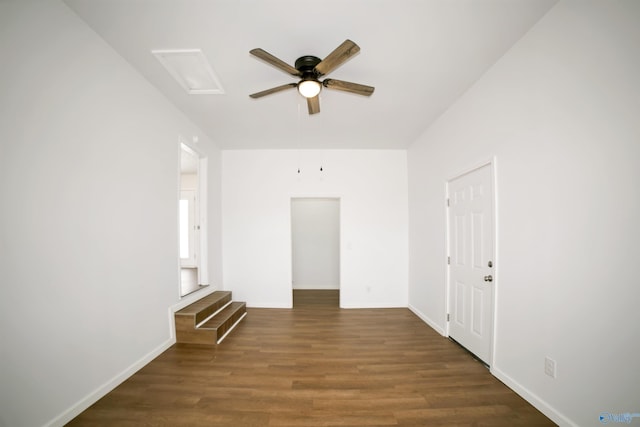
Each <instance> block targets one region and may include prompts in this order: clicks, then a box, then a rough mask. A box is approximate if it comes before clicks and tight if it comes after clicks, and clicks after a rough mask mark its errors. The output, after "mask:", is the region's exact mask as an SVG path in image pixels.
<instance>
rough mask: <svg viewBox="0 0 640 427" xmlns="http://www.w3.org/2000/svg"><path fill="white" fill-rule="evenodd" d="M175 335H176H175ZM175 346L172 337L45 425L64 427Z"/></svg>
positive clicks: (47, 426) (48, 426)
mask: <svg viewBox="0 0 640 427" xmlns="http://www.w3.org/2000/svg"><path fill="white" fill-rule="evenodd" d="M174 335H175V334H174ZM173 344H175V337H171V338H169V339H168V340H166V341H165V342H163V343H162V344H160V345H159V346H158V347H156V348H155V349H153V350H151V351H150V352H149V353H147V354H146V355H145V356H143V357H142V358H140V359H138V360H137V361H136V362H134V363H133V364H132V365H130V366H129V367H127V368H126V369H124V370H123V371H122V372H120V373H119V374H117V375H116V376H114V377H113V378H111V379H110V380H108V381H107V382H105V383H104V384H103V385H101V386H99V387H98V388H96V389H95V390H94V391H92V392H91V393H89V394H88V395H87V396H85V397H83V398H82V399H80V400H79V401H78V402H76V403H74V404H73V405H72V406H71V407H69V408H68V409H66V410H65V411H64V412H62V413H61V414H60V415H58V416H57V417H55V418H54V419H53V420H51V421H49V422H48V423H47V424H45V426H46V427H62V426H64V425H65V424H67V423H68V422H69V421H71V420H72V419H74V418H75V417H77V416H78V415H80V414H81V413H82V412H83V411H84V410H86V409H87V408H89V407H90V406H91V405H93V404H94V403H96V402H97V401H98V400H100V399H101V398H102V397H104V396H105V395H106V394H107V393H109V392H110V391H112V390H113V389H114V388H116V387H117V386H119V385H120V384H122V383H123V382H124V381H126V380H127V379H128V378H129V377H131V376H132V375H133V374H135V373H136V372H138V371H139V370H140V369H142V368H143V367H145V366H146V365H147V364H148V363H149V362H151V361H152V360H153V359H155V358H156V357H158V356H160V355H161V354H162V353H163V352H165V351H166V350H167V349H168V348H169V347H171V346H172V345H173Z"/></svg>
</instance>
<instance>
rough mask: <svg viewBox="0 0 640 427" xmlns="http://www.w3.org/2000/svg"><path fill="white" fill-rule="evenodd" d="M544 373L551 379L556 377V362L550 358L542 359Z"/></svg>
mask: <svg viewBox="0 0 640 427" xmlns="http://www.w3.org/2000/svg"><path fill="white" fill-rule="evenodd" d="M544 373H545V374H547V375H549V376H550V377H551V378H555V377H556V361H555V360H553V359H551V358H550V357H545V358H544Z"/></svg>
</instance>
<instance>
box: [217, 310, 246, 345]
mask: <svg viewBox="0 0 640 427" xmlns="http://www.w3.org/2000/svg"><path fill="white" fill-rule="evenodd" d="M246 315H247V313H246V312H244V313H243V314H242V316H240V318H239V319H238V320H237V321H236V323H234V324H233V326H232V327H230V328H229V330H228V331H227V332H225V334H224V335H223V336H222V337H220V339H219V340H218V342H216V344H220V343H221V342H222V340H223V339H225V338H226V337H227V335H229V334H230V333H231V331H233V330H234V329H235V327H236V326H238V323H240V321H241V320H242V319H244V317H245V316H246Z"/></svg>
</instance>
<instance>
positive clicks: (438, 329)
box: [408, 304, 446, 337]
mask: <svg viewBox="0 0 640 427" xmlns="http://www.w3.org/2000/svg"><path fill="white" fill-rule="evenodd" d="M408 308H409V310H411V311H412V312H413V314H415V315H416V316H418V317H419V318H420V319H422V321H423V322H424V323H426V324H427V325H429V326H430V327H431V328H433V329H434V330H435V331H436V332H437V333H439V334H440V335H442V336H443V337H444V336H446V332H445V331H444V329H442V328H441V327H440V326H438V324H437V323H436V322H434V321H433V320H431V319H430V318H429V317H428V316H427V315H426V314H424V313H423V312H421V311H420V310H418V309H417V308H415V307H414V306H412V305H411V304H409V305H408Z"/></svg>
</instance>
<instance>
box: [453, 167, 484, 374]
mask: <svg viewBox="0 0 640 427" xmlns="http://www.w3.org/2000/svg"><path fill="white" fill-rule="evenodd" d="M493 191H494V190H493V165H492V163H489V164H485V165H484V166H481V167H479V168H477V169H474V170H471V171H470V172H467V173H465V174H462V175H460V176H457V177H456V178H453V179H452V180H450V181H449V182H448V183H447V197H448V198H447V206H448V242H449V257H448V263H449V280H448V307H449V308H448V313H449V314H447V320H448V333H449V337H450V338H452V339H453V340H455V341H456V342H458V343H459V344H460V345H462V346H463V347H465V348H466V349H467V350H469V351H470V352H471V353H473V354H474V355H475V356H476V357H477V358H479V359H480V360H481V361H482V362H483V363H485V364H486V365H490V363H491V357H492V351H491V349H492V343H493V315H494V286H495V280H494V278H495V273H494V267H495V266H494V247H495V245H494V239H495V234H494V224H495V217H494V209H493V206H494V193H493Z"/></svg>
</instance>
